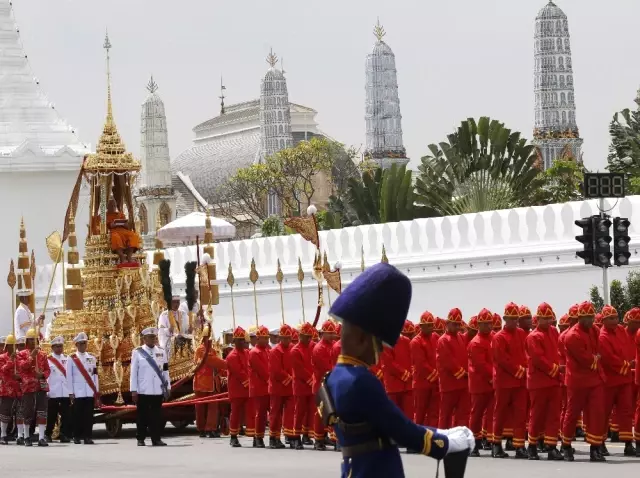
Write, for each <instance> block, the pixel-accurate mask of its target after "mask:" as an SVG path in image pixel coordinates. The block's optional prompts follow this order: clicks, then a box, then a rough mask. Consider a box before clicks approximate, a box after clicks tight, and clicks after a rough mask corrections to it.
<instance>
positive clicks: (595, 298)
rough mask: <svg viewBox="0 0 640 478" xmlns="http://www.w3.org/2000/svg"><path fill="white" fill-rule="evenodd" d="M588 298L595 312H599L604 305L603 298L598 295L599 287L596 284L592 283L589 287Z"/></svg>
mask: <svg viewBox="0 0 640 478" xmlns="http://www.w3.org/2000/svg"><path fill="white" fill-rule="evenodd" d="M589 299H590V300H591V303H592V304H593V306H594V307H595V309H596V312H600V311H601V310H602V308H603V307H604V299H603V298H602V296H601V295H600V289H598V286H597V285H594V286H592V287H591V289H589Z"/></svg>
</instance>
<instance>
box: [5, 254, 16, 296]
mask: <svg viewBox="0 0 640 478" xmlns="http://www.w3.org/2000/svg"><path fill="white" fill-rule="evenodd" d="M7 285H8V286H9V287H10V288H11V289H13V288H14V287H15V286H16V270H15V267H14V265H13V259H11V264H9V275H8V276H7Z"/></svg>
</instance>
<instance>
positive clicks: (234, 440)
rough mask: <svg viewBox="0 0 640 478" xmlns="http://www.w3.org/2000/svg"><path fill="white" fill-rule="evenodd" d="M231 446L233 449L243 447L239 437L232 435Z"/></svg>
mask: <svg viewBox="0 0 640 478" xmlns="http://www.w3.org/2000/svg"><path fill="white" fill-rule="evenodd" d="M229 445H231V446H232V447H233V448H240V447H241V446H242V445H241V444H240V442H239V441H238V437H237V436H235V435H231V440H229Z"/></svg>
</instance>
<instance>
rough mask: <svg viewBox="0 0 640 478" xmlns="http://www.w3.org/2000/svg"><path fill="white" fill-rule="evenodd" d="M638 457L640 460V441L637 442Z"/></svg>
mask: <svg viewBox="0 0 640 478" xmlns="http://www.w3.org/2000/svg"><path fill="white" fill-rule="evenodd" d="M636 457H637V458H640V440H636Z"/></svg>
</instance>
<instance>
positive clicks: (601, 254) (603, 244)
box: [593, 216, 613, 267]
mask: <svg viewBox="0 0 640 478" xmlns="http://www.w3.org/2000/svg"><path fill="white" fill-rule="evenodd" d="M609 228H611V221H610V220H609V218H608V217H606V216H605V217H600V216H595V217H594V219H593V247H594V252H593V265H594V266H596V267H611V257H612V255H613V254H611V245H610V242H611V236H610V235H609Z"/></svg>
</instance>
